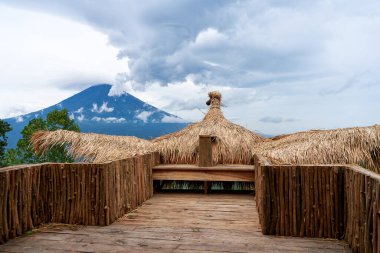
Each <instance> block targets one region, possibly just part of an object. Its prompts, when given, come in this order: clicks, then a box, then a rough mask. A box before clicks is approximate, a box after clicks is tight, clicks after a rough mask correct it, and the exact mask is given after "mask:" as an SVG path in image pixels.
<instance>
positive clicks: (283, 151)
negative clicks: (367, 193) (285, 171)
mask: <svg viewBox="0 0 380 253" xmlns="http://www.w3.org/2000/svg"><path fill="white" fill-rule="evenodd" d="M253 152H254V153H257V154H260V155H263V156H266V157H267V158H269V160H270V161H271V162H272V163H274V164H358V165H360V166H363V167H365V168H368V169H370V170H372V171H375V172H377V173H380V126H379V125H375V126H371V127H355V128H343V129H335V130H312V131H306V132H299V133H295V134H290V135H284V136H278V137H275V138H272V140H268V141H266V142H264V143H261V144H260V145H256V146H255V147H254V149H253Z"/></svg>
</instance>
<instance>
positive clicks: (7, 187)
mask: <svg viewBox="0 0 380 253" xmlns="http://www.w3.org/2000/svg"><path fill="white" fill-rule="evenodd" d="M158 163H159V155H158V153H151V154H146V155H142V156H138V157H133V158H129V159H124V160H118V161H113V162H109V163H101V164H88V163H87V164H86V163H80V164H56V163H44V164H35V165H19V166H15V167H7V168H2V169H0V243H4V242H5V241H7V240H9V239H11V238H14V237H16V236H19V235H22V234H24V233H26V232H27V231H28V230H30V229H33V228H35V227H36V226H39V225H41V224H43V223H49V222H58V223H67V224H83V225H100V226H102V225H108V224H110V223H112V222H113V221H115V220H116V219H118V218H119V217H121V216H122V215H124V214H125V213H127V212H128V211H130V210H132V209H135V208H136V207H137V206H138V205H140V204H142V203H143V202H144V201H145V200H147V199H149V198H150V197H151V196H152V195H153V183H152V182H153V180H152V167H154V166H155V165H157V164H158Z"/></svg>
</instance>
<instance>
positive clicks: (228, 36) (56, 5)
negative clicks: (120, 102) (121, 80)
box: [10, 0, 323, 88]
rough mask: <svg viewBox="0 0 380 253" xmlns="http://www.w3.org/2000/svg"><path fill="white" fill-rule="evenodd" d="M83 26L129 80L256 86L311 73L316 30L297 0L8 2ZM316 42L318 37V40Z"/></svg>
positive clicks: (140, 85)
mask: <svg viewBox="0 0 380 253" xmlns="http://www.w3.org/2000/svg"><path fill="white" fill-rule="evenodd" d="M10 3H11V4H15V5H19V6H22V7H27V8H34V9H37V10H45V11H48V12H55V13H58V14H61V15H64V16H69V17H71V18H74V19H78V20H80V21H82V22H87V23H89V24H90V25H91V26H93V27H95V28H96V29H98V30H100V31H101V32H103V33H105V34H107V35H108V37H109V41H110V43H111V44H113V45H114V46H117V47H118V48H120V52H119V54H118V55H117V56H116V57H118V58H119V59H121V58H125V57H127V58H128V59H129V69H130V75H129V77H128V78H129V80H131V81H133V82H135V83H137V84H138V85H135V86H136V87H137V88H144V86H145V85H146V84H148V83H152V82H159V83H161V84H162V85H166V84H167V83H169V82H181V81H183V80H185V79H186V78H187V77H188V76H192V78H193V80H194V81H195V82H203V83H207V84H217V85H224V86H235V87H255V86H261V85H265V84H267V83H270V82H273V81H277V82H281V81H286V80H287V79H292V78H299V76H300V75H304V73H308V74H310V73H312V72H313V71H319V70H313V69H312V67H311V66H312V64H313V61H311V60H310V59H311V58H312V57H313V55H315V54H316V53H318V52H319V51H320V50H321V44H320V43H317V42H316V41H315V39H314V38H315V36H320V35H321V34H322V31H321V27H319V26H318V25H316V23H315V22H313V21H312V20H311V19H309V17H308V16H307V15H305V14H303V13H302V11H303V9H307V8H310V6H311V5H312V6H314V4H309V5H306V6H305V4H304V3H303V2H302V1H297V2H292V1H269V2H263V1H227V0H224V1H221V0H219V1H203V0H197V1H190V0H188V1H171V0H170V1H169V0H164V1H153V0H150V1H143V2H139V3H138V4H137V3H136V1H122V2H120V1H109V2H107V5H106V6H105V5H104V2H103V1H90V2H89V1H61V2H57V1H47V0H39V1H22V0H20V1H17V0H16V1H12V2H10ZM320 38H322V39H323V36H320Z"/></svg>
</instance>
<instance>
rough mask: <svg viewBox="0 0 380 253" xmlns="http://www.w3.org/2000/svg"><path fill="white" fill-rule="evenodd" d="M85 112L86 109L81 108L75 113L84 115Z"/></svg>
mask: <svg viewBox="0 0 380 253" xmlns="http://www.w3.org/2000/svg"><path fill="white" fill-rule="evenodd" d="M83 110H84V108H83V107H81V108H79V109H78V110H76V111H75V112H76V113H83Z"/></svg>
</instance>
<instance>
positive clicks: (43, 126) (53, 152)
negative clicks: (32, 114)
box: [3, 109, 80, 166]
mask: <svg viewBox="0 0 380 253" xmlns="http://www.w3.org/2000/svg"><path fill="white" fill-rule="evenodd" d="M58 129H65V130H71V131H76V132H79V131H80V129H79V126H78V125H77V124H76V123H75V121H74V120H72V119H70V118H69V115H68V111H67V110H66V109H63V110H54V111H52V112H50V113H49V114H48V115H47V117H46V120H43V119H41V118H38V119H32V120H31V121H30V122H29V124H28V125H27V126H25V127H24V129H23V130H22V131H21V134H22V137H21V139H20V140H19V141H18V142H17V148H16V149H8V150H7V152H6V154H5V155H4V159H3V160H4V161H5V164H6V165H7V166H10V165H16V164H30V163H42V162H59V163H63V162H73V161H74V159H73V157H72V156H71V155H69V154H68V153H67V151H66V150H65V147H64V146H55V147H53V148H51V149H50V150H49V151H47V152H46V153H44V154H43V155H36V154H35V153H34V151H33V148H32V146H31V142H30V139H31V137H32V135H33V133H35V132H37V131H40V130H45V131H54V130H58Z"/></svg>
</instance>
